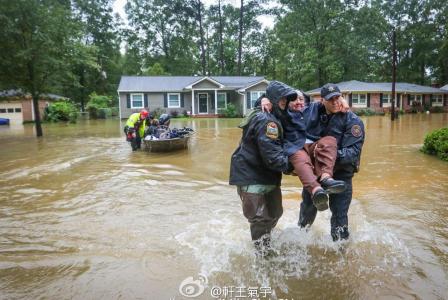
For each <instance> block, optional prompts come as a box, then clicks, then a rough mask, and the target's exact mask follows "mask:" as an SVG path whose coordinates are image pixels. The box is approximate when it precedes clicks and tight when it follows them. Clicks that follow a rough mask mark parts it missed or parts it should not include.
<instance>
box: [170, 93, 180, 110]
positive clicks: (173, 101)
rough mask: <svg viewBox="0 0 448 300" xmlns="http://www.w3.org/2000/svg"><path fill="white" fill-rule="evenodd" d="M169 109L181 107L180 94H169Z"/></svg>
mask: <svg viewBox="0 0 448 300" xmlns="http://www.w3.org/2000/svg"><path fill="white" fill-rule="evenodd" d="M168 107H180V94H168Z"/></svg>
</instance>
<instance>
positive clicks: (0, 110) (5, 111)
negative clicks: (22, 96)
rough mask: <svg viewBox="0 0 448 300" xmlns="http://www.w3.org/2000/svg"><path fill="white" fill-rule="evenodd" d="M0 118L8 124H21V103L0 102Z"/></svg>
mask: <svg viewBox="0 0 448 300" xmlns="http://www.w3.org/2000/svg"><path fill="white" fill-rule="evenodd" d="M0 118H7V119H9V120H10V124H22V123H23V113H22V103H21V102H0Z"/></svg>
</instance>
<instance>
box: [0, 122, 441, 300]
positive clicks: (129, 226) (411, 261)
mask: <svg viewBox="0 0 448 300" xmlns="http://www.w3.org/2000/svg"><path fill="white" fill-rule="evenodd" d="M239 121H240V120H239V119H193V120H182V121H180V120H176V119H173V120H172V122H171V123H172V124H171V127H183V126H188V127H191V128H193V129H194V130H195V132H196V134H195V135H194V136H193V137H192V138H191V140H190V146H189V149H188V150H186V151H177V152H171V153H147V152H143V151H140V152H132V151H131V148H130V146H129V145H128V144H127V143H126V142H125V138H124V134H123V132H122V127H123V126H124V123H123V122H121V123H120V121H119V120H105V121H104V120H102V121H93V120H91V121H88V120H87V121H82V122H79V123H78V124H74V125H65V124H63V125H62V124H45V125H44V135H45V136H44V137H43V138H42V139H36V138H35V137H34V132H33V125H30V124H28V125H23V126H22V125H16V126H11V127H0V145H1V147H0V158H1V165H0V299H18V298H27V299H40V298H43V299H174V298H175V299H192V298H193V299H210V298H233V299H234V298H237V299H238V296H241V298H243V297H242V296H245V297H246V298H247V297H249V296H250V295H252V296H253V295H254V293H255V292H254V291H255V290H256V291H257V296H256V297H255V298H257V297H258V298H260V299H268V298H271V299H276V298H283V299H330V298H331V299H377V298H388V299H389V298H394V299H397V298H398V299H410V298H418V299H446V298H447V295H448V180H447V179H448V163H446V162H443V161H441V160H439V159H437V158H436V157H433V156H428V155H425V154H423V153H421V152H420V151H419V149H420V147H421V144H422V143H423V139H424V136H425V134H426V133H428V132H429V131H431V130H433V129H437V128H440V127H443V126H445V127H446V126H448V114H431V115H425V114H416V115H405V116H402V117H400V119H398V120H397V121H396V122H394V123H391V121H390V119H389V118H388V117H367V118H363V121H364V123H365V126H366V142H365V145H364V148H363V153H362V159H361V171H360V172H359V173H358V174H356V176H355V178H354V182H353V184H354V196H353V201H352V205H351V208H350V211H349V226H350V229H351V237H350V240H349V242H348V243H342V244H341V243H333V242H332V239H331V236H330V234H329V231H330V220H329V219H330V213H329V211H325V212H323V213H319V214H318V216H317V220H316V222H315V224H314V225H313V226H312V227H311V229H310V230H309V231H304V230H300V229H299V228H298V227H297V220H298V212H299V205H300V192H301V185H300V183H299V181H298V179H297V177H290V176H285V177H284V179H283V186H282V188H283V191H284V214H283V217H282V218H281V219H280V221H279V223H278V225H277V227H276V230H275V231H274V233H273V235H274V238H273V240H274V247H275V248H276V249H277V250H278V251H279V253H280V254H279V255H278V256H277V257H274V258H272V259H270V260H267V261H259V260H257V259H256V257H255V255H254V253H253V247H252V243H251V240H250V234H249V225H248V223H247V221H246V219H245V218H244V217H243V215H242V210H241V204H240V200H239V198H238V196H237V194H236V189H235V187H232V186H229V185H228V174H229V164H230V156H231V154H232V152H233V151H234V149H235V148H236V146H237V144H238V142H239V139H240V137H241V130H240V129H238V128H237V127H236V126H237V125H238V123H239ZM189 277H192V278H190V279H189ZM195 280H196V281H195ZM187 284H191V286H189V287H188V286H187ZM202 287H203V288H204V290H203V291H202V290H201V288H202ZM188 288H191V289H188ZM250 288H252V289H250ZM251 291H252V292H251ZM251 293H252V294H251ZM196 294H198V295H197V297H196V296H195V295H196ZM199 294H200V295H199ZM188 296H195V297H188Z"/></svg>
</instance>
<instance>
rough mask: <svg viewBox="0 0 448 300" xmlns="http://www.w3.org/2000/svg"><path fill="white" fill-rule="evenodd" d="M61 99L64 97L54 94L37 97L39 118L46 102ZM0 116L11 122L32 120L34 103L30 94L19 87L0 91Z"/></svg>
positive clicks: (18, 122) (20, 122)
mask: <svg viewBox="0 0 448 300" xmlns="http://www.w3.org/2000/svg"><path fill="white" fill-rule="evenodd" d="M61 99H66V98H65V97H62V96H59V95H54V94H45V95H42V96H41V99H39V111H40V116H41V119H42V118H43V115H44V110H45V107H46V106H47V105H48V103H49V102H52V101H56V100H61ZM0 118H7V119H10V123H11V124H22V123H23V122H29V121H34V120H35V116H34V105H33V99H32V98H31V95H29V94H25V93H23V92H22V91H21V90H20V89H18V90H15V89H11V90H4V91H0Z"/></svg>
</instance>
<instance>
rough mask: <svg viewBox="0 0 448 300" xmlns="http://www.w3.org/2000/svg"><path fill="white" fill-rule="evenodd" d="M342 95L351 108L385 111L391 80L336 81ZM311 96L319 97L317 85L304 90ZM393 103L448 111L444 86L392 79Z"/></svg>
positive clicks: (406, 108) (388, 107) (388, 105)
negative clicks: (393, 80)
mask: <svg viewBox="0 0 448 300" xmlns="http://www.w3.org/2000/svg"><path fill="white" fill-rule="evenodd" d="M336 85H337V86H338V87H339V89H340V90H341V92H342V95H343V96H344V97H345V99H347V100H348V101H349V104H350V106H351V107H352V108H354V110H357V109H365V108H370V109H373V110H375V111H377V112H381V111H389V110H390V106H391V95H392V83H390V82H375V83H372V82H362V81H357V80H351V81H345V82H340V83H337V84H336ZM307 93H308V94H309V95H310V96H311V97H312V98H313V99H314V100H320V99H321V98H320V88H317V89H314V90H311V91H308V92H307ZM395 93H396V98H395V99H396V100H397V101H396V107H398V108H399V109H403V110H404V111H410V110H411V109H412V107H413V106H416V107H418V108H423V107H428V108H430V109H435V107H441V108H443V109H444V110H445V111H448V90H444V89H443V88H442V89H438V88H433V87H428V86H422V85H418V84H412V83H402V82H399V83H396V85H395Z"/></svg>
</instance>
